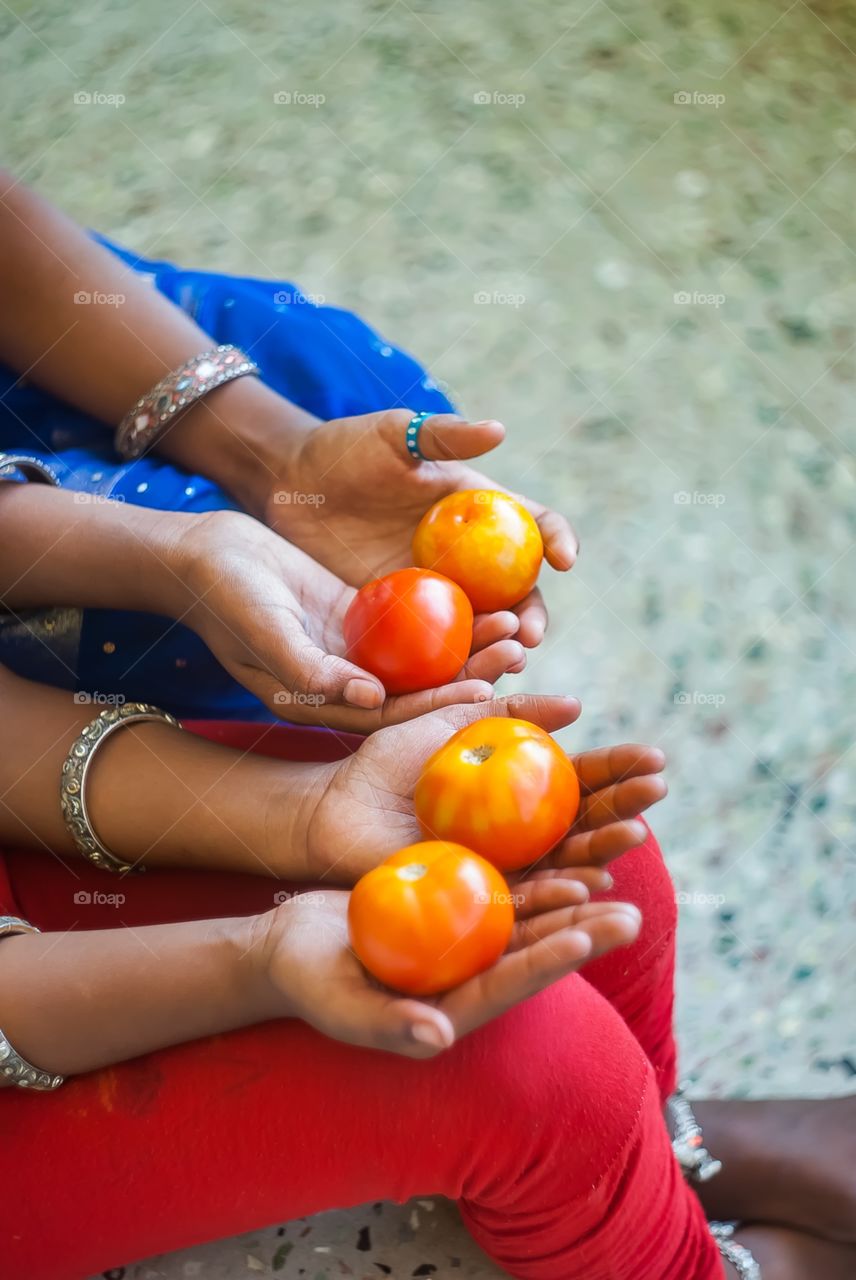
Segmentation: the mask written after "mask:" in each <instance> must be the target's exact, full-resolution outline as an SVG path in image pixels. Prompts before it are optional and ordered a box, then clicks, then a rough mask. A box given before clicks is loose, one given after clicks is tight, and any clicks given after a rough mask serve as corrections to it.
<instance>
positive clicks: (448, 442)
mask: <svg viewBox="0 0 856 1280" xmlns="http://www.w3.org/2000/svg"><path fill="white" fill-rule="evenodd" d="M413 416H414V415H413V414H412V413H411V412H410V410H409V409H390V410H389V411H388V412H386V413H384V414H381V415H379V420H378V430H379V431H380V433H381V436H382V437H383V439H384V440H385V441H386V443H387V444H388V445H389V446H390V447H391V448H393V449H394V450H395V452H396V453H397V454H398V455H399V456H402V457H405V458H407V459H408V460H409V461H415V460H414V459H413V458H412V457H411V454H410V453H409V452H408V449H407V443H406V432H407V424H408V423H409V422H410V420H411V418H412V417H413ZM504 439H505V427H504V426H503V425H502V423H501V422H496V421H495V420H494V419H492V418H488V419H485V421H483V422H467V420H466V419H465V418H459V417H458V416H457V414H454V413H435V414H432V416H431V417H430V418H426V419H425V421H424V422H423V423H422V426H421V427H420V428H419V451H420V453H421V454H422V455H423V457H425V458H428V459H430V460H432V461H435V462H455V461H457V460H459V459H461V458H477V457H479V456H480V455H481V454H483V453H489V452H490V450H491V449H495V448H496V446H497V445H499V444H502V442H503V440H504Z"/></svg>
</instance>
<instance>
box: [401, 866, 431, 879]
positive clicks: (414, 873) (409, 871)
mask: <svg viewBox="0 0 856 1280" xmlns="http://www.w3.org/2000/svg"><path fill="white" fill-rule="evenodd" d="M427 870H428V868H427V867H426V866H425V863H424V862H409V863H408V864H407V866H406V867H401V868H400V869H399V872H398V874H399V876H400V877H401V879H402V880H421V879H422V877H423V876H424V875H425V872H426V871H427Z"/></svg>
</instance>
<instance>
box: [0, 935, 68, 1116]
mask: <svg viewBox="0 0 856 1280" xmlns="http://www.w3.org/2000/svg"><path fill="white" fill-rule="evenodd" d="M38 932H39V930H38V929H37V928H36V926H35V925H34V924H29V923H28V922H27V921H26V920H20V919H19V918H18V916H0V938H4V937H11V936H12V935H13V934H16V933H38ZM0 1075H2V1076H3V1077H5V1079H6V1080H7V1081H8V1083H9V1084H15V1085H17V1086H18V1088H19V1089H35V1090H37V1091H38V1092H45V1091H47V1090H49V1089H58V1088H59V1086H60V1085H61V1084H62V1082H63V1077H62V1076H58V1075H55V1074H54V1073H53V1072H50V1071H42V1070H40V1068H39V1067H34V1066H33V1064H32V1063H31V1062H27V1059H26V1058H22V1057H21V1055H20V1054H19V1053H16V1052H15V1050H14V1049H13V1048H12V1046H11V1045H10V1043H9V1041H8V1040H7V1039H6V1037H5V1036H4V1034H3V1032H2V1031H0Z"/></svg>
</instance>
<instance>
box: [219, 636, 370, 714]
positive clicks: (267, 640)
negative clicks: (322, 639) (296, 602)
mask: <svg viewBox="0 0 856 1280" xmlns="http://www.w3.org/2000/svg"><path fill="white" fill-rule="evenodd" d="M250 654H251V657H250V660H249V661H247V662H245V663H241V664H239V665H240V666H241V668H242V669H243V671H244V676H242V677H239V678H241V679H242V681H243V680H244V677H246V678H251V677H252V678H253V679H254V680H255V681H256V684H257V685H258V686H260V687H261V688H262V689H264V691H265V694H264V695H263V696H264V701H265V702H266V703H267V704H268V706H270V707H271V709H272V710H273V711H275V712H276V714H277V715H280V716H283V717H284V718H288V709H289V708H290V707H292V706H293V705H294V704H300V703H306V704H307V705H313V704H314V705H318V706H321V705H324V704H325V703H328V702H331V703H344V704H346V705H350V706H355V707H359V708H361V709H362V710H371V709H373V708H375V707H379V706H381V704H382V703H383V701H384V698H385V697H386V690H385V689H384V687H383V684H382V683H381V681H380V680H378V678H377V676H373V675H372V674H371V672H369V671H365V670H363V668H362V667H358V666H357V665H356V664H355V663H353V662H350V661H349V660H348V659H347V658H343V657H340V656H339V655H338V654H333V653H325V652H324V650H323V649H321V648H319V647H318V645H317V644H315V642H314V640H312V638H311V637H310V636H309V635H307V633H306V632H305V631H304V630H303V627H302V625H301V623H300V621H299V620H298V618H297V617H296V616H295V615H292V614H288V615H286V616H285V617H284V619H283V623H282V630H281V632H280V634H279V636H278V637H271V636H270V634H269V633H268V634H266V635H265V637H264V640H263V641H260V642H259V643H257V644H256V646H255V647H254V648H252V649H250Z"/></svg>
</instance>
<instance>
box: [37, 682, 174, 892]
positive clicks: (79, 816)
mask: <svg viewBox="0 0 856 1280" xmlns="http://www.w3.org/2000/svg"><path fill="white" fill-rule="evenodd" d="M144 720H163V721H165V723H167V724H171V725H175V727H176V728H177V729H180V728H181V725H180V724H179V722H178V721H177V720H176V719H175V717H174V716H171V715H169V714H168V713H167V712H166V711H161V709H160V708H159V707H151V706H149V705H148V703H145V702H126V703H125V705H124V706H122V707H108V708H107V709H106V710H105V711H99V713H98V715H97V716H96V717H95V719H94V720H91V721H90V722H89V724H88V725H87V726H86V728H85V729H84V730H83V731H82V733H81V734H80V737H79V738H77V739H76V741H75V742H74V743H73V744H72V747H71V750H70V751H69V753H68V755H67V756H66V758H65V762H64V764H63V766H62V777H61V779H60V804H61V806H62V816H63V818H64V819H65V825H66V826H67V827H68V829H69V831H70V832H71V837H72V839H73V840H74V843H75V844H76V845H77V848H78V849H79V850H80V852H81V853H82V854H83V856H84V858H88V859H89V861H90V862H93V863H94V864H95V866H96V867H101V868H102V869H103V870H104V871H118V872H128V871H135V870H136V871H145V867H135V866H134V864H133V863H131V862H123V861H122V859H121V858H117V857H116V855H115V854H113V853H111V852H110V850H109V849H107V848H106V847H105V846H104V845H103V844H102V843H101V841H100V840H99V839H98V836H97V835H96V834H95V831H94V829H93V826H92V822H91V820H90V817H89V813H88V811H87V808H86V776H87V774H88V772H89V766H90V765H91V763H92V759H93V757H94V755H95V753H96V751H97V750H98V748H99V747H100V746H101V745H102V743H103V742H105V741H106V739H107V738H109V737H110V735H111V734H112V733H115V732H116V730H117V729H124V727H125V725H128V724H135V723H140V722H142V721H144Z"/></svg>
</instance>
